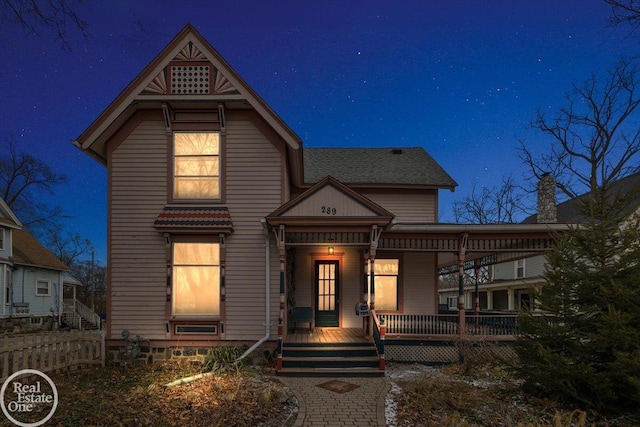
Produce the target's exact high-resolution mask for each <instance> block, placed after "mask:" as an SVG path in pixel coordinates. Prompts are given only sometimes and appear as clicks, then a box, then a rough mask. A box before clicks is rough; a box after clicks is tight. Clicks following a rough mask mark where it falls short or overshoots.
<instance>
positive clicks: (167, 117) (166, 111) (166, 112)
mask: <svg viewBox="0 0 640 427" xmlns="http://www.w3.org/2000/svg"><path fill="white" fill-rule="evenodd" d="M162 115H163V117H164V131H165V132H166V133H167V135H171V108H170V107H169V105H168V104H166V103H162Z"/></svg>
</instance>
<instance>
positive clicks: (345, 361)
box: [277, 343, 384, 377]
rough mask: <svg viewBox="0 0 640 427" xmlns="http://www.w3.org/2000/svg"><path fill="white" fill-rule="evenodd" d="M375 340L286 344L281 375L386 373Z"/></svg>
mask: <svg viewBox="0 0 640 427" xmlns="http://www.w3.org/2000/svg"><path fill="white" fill-rule="evenodd" d="M379 364H380V361H379V358H378V354H377V352H376V348H375V346H374V345H373V344H371V343H340V344H336V343H333V344H331V343H324V344H310V343H307V344H285V345H284V347H283V351H282V369H281V370H279V371H278V372H277V375H280V376H299V377H300V376H320V377H331V376H351V377H353V376H384V371H383V370H380V369H379Z"/></svg>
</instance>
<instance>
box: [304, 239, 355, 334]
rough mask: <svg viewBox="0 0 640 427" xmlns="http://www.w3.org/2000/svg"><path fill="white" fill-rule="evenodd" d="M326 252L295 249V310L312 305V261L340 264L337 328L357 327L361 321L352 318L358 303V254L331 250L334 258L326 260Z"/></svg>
mask: <svg viewBox="0 0 640 427" xmlns="http://www.w3.org/2000/svg"><path fill="white" fill-rule="evenodd" d="M326 250H327V248H326V246H317V247H313V248H304V247H299V248H297V249H296V256H295V265H296V291H295V300H296V306H298V307H314V305H315V283H314V280H315V278H314V276H315V261H316V260H340V267H339V268H340V322H341V323H340V326H341V327H344V328H356V327H361V326H362V321H361V319H360V318H359V317H357V316H356V314H355V305H356V303H357V302H359V301H361V300H362V291H363V285H362V277H363V275H364V272H363V266H362V265H363V264H362V253H361V252H360V251H359V250H358V249H355V248H350V247H341V246H335V247H334V251H335V252H334V256H328V255H326ZM341 254H342V255H341Z"/></svg>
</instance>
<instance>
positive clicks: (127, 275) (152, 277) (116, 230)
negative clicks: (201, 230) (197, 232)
mask: <svg viewBox="0 0 640 427" xmlns="http://www.w3.org/2000/svg"><path fill="white" fill-rule="evenodd" d="M167 155H168V154H167V136H166V133H165V129H164V125H163V123H162V122H161V121H144V122H141V123H140V124H139V125H138V126H137V127H136V129H135V130H134V131H133V132H132V133H131V134H130V135H129V136H128V137H127V138H126V140H124V141H123V142H122V143H121V144H120V145H119V146H118V147H117V148H116V149H115V150H114V151H113V153H112V156H111V159H110V177H109V178H110V182H109V185H110V190H111V193H110V195H111V200H110V202H111V216H110V231H111V246H110V251H111V253H110V255H111V257H110V269H111V287H110V290H109V292H110V298H111V312H110V313H109V314H108V315H109V318H110V322H111V338H118V337H119V336H120V334H121V331H122V330H123V329H128V330H129V331H130V332H131V334H132V335H134V336H135V335H140V336H142V337H144V338H147V339H164V338H166V335H165V322H166V319H165V304H166V280H167V279H166V252H165V242H164V237H163V236H162V235H161V234H160V233H158V231H156V229H155V228H153V222H154V221H155V219H156V218H157V216H158V214H159V213H160V211H161V210H162V209H163V208H164V206H165V204H166V203H167V159H168V157H167Z"/></svg>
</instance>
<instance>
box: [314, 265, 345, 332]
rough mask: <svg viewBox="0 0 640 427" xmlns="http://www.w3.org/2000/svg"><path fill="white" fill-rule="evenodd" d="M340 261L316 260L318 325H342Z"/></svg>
mask: <svg viewBox="0 0 640 427" xmlns="http://www.w3.org/2000/svg"><path fill="white" fill-rule="evenodd" d="M338 267H339V263H338V261H316V269H315V270H316V274H315V288H316V307H315V308H316V309H315V312H316V326H328V327H330V326H334V327H335V326H340V323H339V320H340V319H339V311H338V306H339V303H340V299H339V295H340V294H339V292H338V290H339V285H340V283H339V280H338V278H339V277H340V276H339V274H338Z"/></svg>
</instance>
